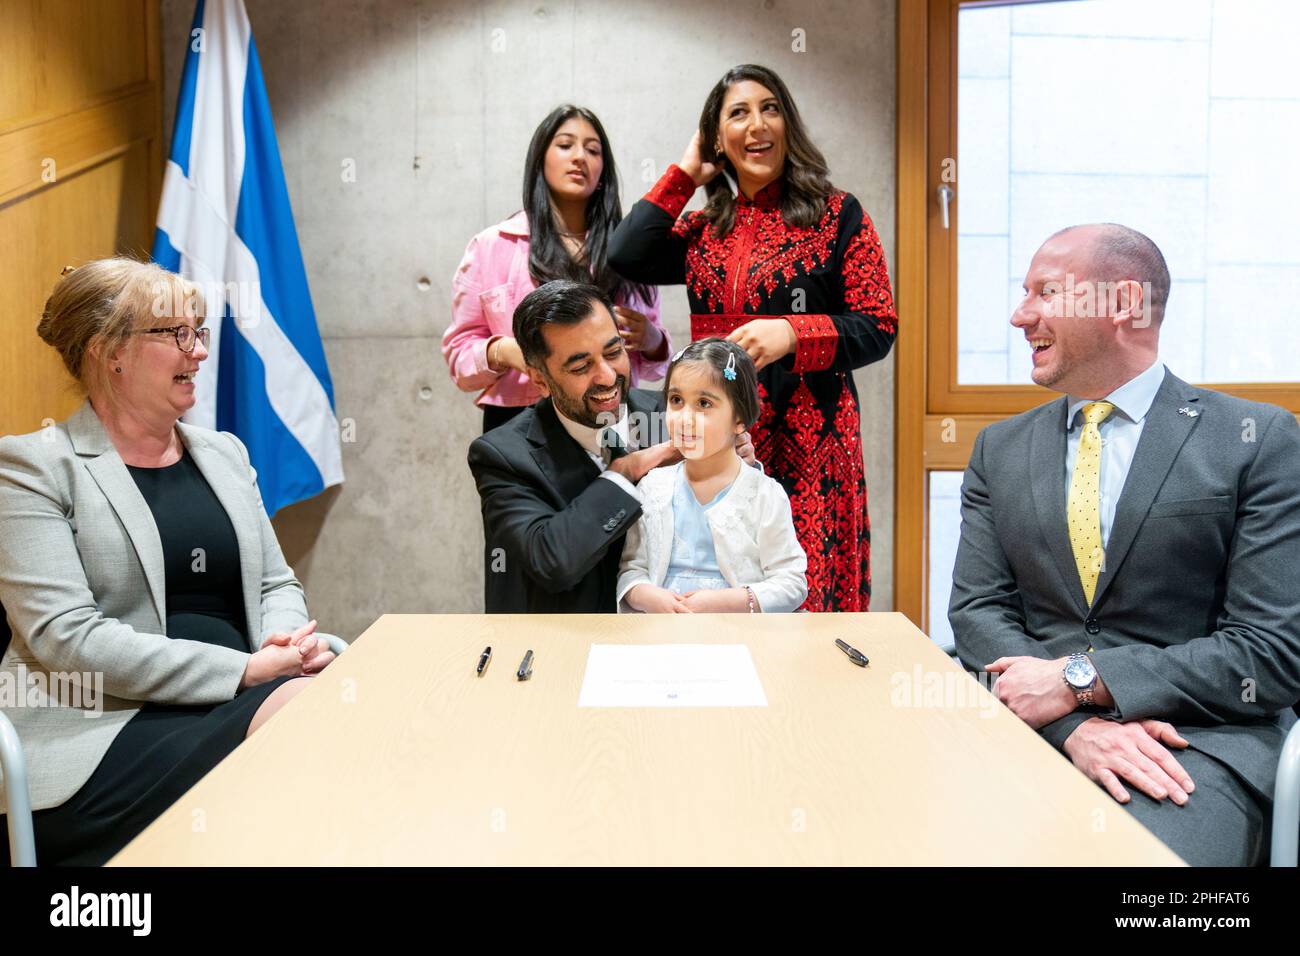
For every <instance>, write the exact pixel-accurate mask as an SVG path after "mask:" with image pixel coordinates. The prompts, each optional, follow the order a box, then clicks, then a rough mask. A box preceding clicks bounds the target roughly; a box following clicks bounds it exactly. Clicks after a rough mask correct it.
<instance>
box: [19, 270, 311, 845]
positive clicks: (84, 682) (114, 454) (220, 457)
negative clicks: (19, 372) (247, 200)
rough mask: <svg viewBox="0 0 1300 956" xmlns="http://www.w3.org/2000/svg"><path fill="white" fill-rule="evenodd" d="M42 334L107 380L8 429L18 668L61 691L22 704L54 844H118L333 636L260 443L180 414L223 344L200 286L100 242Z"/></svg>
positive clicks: (31, 764)
mask: <svg viewBox="0 0 1300 956" xmlns="http://www.w3.org/2000/svg"><path fill="white" fill-rule="evenodd" d="M37 333H38V334H39V335H40V337H41V338H42V339H43V340H44V341H45V342H46V343H47V344H48V345H50V346H51V347H53V348H54V349H55V350H56V351H57V352H58V353H59V355H60V357H61V358H62V360H63V363H64V365H65V367H66V368H67V370H68V371H69V372H70V373H71V374H72V376H73V378H74V379H75V380H76V382H77V383H78V384H79V385H80V386H81V388H83V389H84V390H85V392H86V394H87V399H86V401H85V403H84V404H83V405H82V406H81V408H80V409H79V410H78V411H77V412H76V413H75V414H74V415H72V417H71V418H69V419H68V420H67V421H65V422H61V423H58V424H55V425H52V426H50V427H47V428H44V429H42V430H41V431H39V432H34V433H32V434H28V435H10V436H5V437H4V438H0V604H3V607H4V612H5V613H6V614H7V616H8V620H9V624H10V626H11V628H12V631H13V637H12V641H11V643H10V646H9V648H8V650H7V651H6V652H5V654H4V657H3V659H2V660H0V678H3V679H6V680H9V681H11V682H14V683H15V684H16V686H18V687H24V688H27V687H32V686H35V687H38V688H40V687H43V688H46V689H47V690H48V692H49V693H47V694H44V695H41V694H36V695H34V694H32V693H26V694H25V695H19V696H18V698H17V699H9V700H6V701H5V706H4V713H5V715H6V716H8V717H9V719H10V720H11V721H12V723H13V725H14V727H15V729H16V730H17V732H18V736H19V738H20V740H21V741H22V745H23V750H24V752H25V754H26V757H27V764H28V777H29V784H30V788H31V800H32V806H33V807H34V808H35V813H34V824H35V832H36V846H37V859H38V860H39V861H40V862H41V863H43V864H59V863H68V864H99V863H103V862H105V861H106V860H108V858H109V857H111V856H112V855H113V854H114V853H116V852H117V851H118V850H119V849H121V848H122V847H123V846H125V845H126V843H127V842H129V841H130V840H131V839H132V838H133V837H134V836H135V835H136V834H137V833H139V832H140V831H141V830H142V829H144V827H145V826H146V825H148V823H149V822H150V821H152V820H153V819H154V818H155V817H156V816H158V814H160V813H161V812H162V811H163V810H165V809H166V808H167V807H168V806H169V805H170V804H172V803H173V802H175V801H176V800H177V799H178V798H179V797H180V796H181V795H182V794H184V793H185V792H186V791H187V790H188V789H189V788H190V787H191V786H192V785H193V784H194V783H196V782H197V781H198V780H199V779H200V778H201V777H202V776H203V775H204V774H206V773H207V772H208V771H209V770H211V769H212V768H213V767H214V766H215V765H216V764H217V763H218V762H219V761H220V760H222V758H224V757H225V756H226V755H227V754H229V753H230V752H231V751H232V750H233V749H234V748H235V747H236V746H238V744H239V743H240V741H242V740H243V739H244V738H245V737H247V736H248V735H249V734H251V733H252V732H253V731H254V730H256V729H257V728H258V727H259V726H260V725H261V724H262V723H264V722H265V721H266V720H267V719H268V718H269V717H270V716H271V715H272V714H274V713H275V712H276V711H277V710H278V709H279V708H280V707H282V706H284V704H285V703H286V702H287V701H288V700H290V699H291V698H292V697H293V696H294V695H295V694H297V693H298V692H299V691H301V690H302V688H303V687H304V686H305V684H306V681H305V680H303V679H302V678H304V677H306V676H310V675H312V674H316V673H318V672H319V671H320V670H321V669H322V668H323V667H324V666H325V665H326V664H328V663H329V662H330V660H331V659H332V658H333V654H332V653H331V652H330V651H329V650H328V645H327V643H326V641H325V640H324V639H323V637H321V636H317V635H316V634H315V627H316V622H315V621H310V620H308V617H307V609H306V605H305V602H304V599H303V591H302V587H301V586H300V585H299V583H298V581H297V580H296V579H295V578H294V575H293V572H292V571H291V570H290V569H289V568H288V567H287V566H286V565H285V561H284V556H283V555H282V554H281V552H280V546H279V544H278V543H277V541H276V537H275V532H274V531H273V530H272V528H271V524H270V522H269V520H268V519H267V516H266V512H265V511H264V509H263V507H262V500H261V496H260V495H259V494H258V490H257V481H256V475H255V474H254V472H253V469H252V468H251V467H250V465H249V460H248V453H247V451H246V450H245V448H244V446H243V444H242V443H241V442H240V441H239V439H238V438H236V437H235V436H233V435H231V434H229V433H226V432H215V431H210V430H208V429H205V428H198V427H196V426H193V425H188V424H185V423H184V422H181V421H180V418H181V416H182V415H183V414H185V412H186V411H188V410H189V409H190V407H191V406H193V404H194V376H195V375H196V374H200V368H201V366H202V363H203V361H204V360H205V359H206V358H207V357H208V349H207V345H208V330H207V329H206V328H204V327H203V316H202V300H201V298H200V297H199V296H198V290H197V289H196V287H195V286H193V285H192V284H190V283H188V282H186V281H185V280H184V279H182V278H181V277H180V276H178V275H175V274H174V273H170V272H167V271H166V270H164V269H162V268H160V267H159V266H157V265H153V264H149V263H142V262H136V261H134V260H131V259H126V258H112V259H101V260H98V261H95V262H89V263H86V264H85V265H83V266H81V267H79V268H77V269H74V270H64V276H63V277H62V278H61V279H60V280H59V281H58V282H57V283H56V284H55V286H54V290H53V292H52V294H51V295H50V298H49V301H48V302H47V303H46V306H45V313H44V315H43V316H42V318H41V320H40V324H39V325H38V326H37ZM70 688H75V689H76V691H77V692H76V693H72V692H70V690H69V689H70ZM56 691H57V692H56ZM87 718H91V719H87ZM3 829H4V828H3V827H0V832H3Z"/></svg>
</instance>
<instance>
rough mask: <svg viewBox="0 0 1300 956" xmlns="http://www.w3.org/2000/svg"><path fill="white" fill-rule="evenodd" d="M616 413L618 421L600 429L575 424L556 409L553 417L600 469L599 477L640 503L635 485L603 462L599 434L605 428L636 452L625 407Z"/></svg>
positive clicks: (625, 446)
mask: <svg viewBox="0 0 1300 956" xmlns="http://www.w3.org/2000/svg"><path fill="white" fill-rule="evenodd" d="M618 411H619V419H618V421H617V422H616V423H615V424H614V425H611V426H601V427H600V428H592V427H591V426H590V425H583V424H581V423H580V422H575V421H574V420H573V419H571V418H568V417H566V416H565V414H564V413H563V412H561V411H560V409H559V408H558V407H556V408H555V416H556V417H557V418H558V419H559V420H560V424H561V425H563V426H564V430H565V431H566V432H568V433H569V435H570V437H572V438H573V440H574V441H576V442H577V443H578V444H579V445H581V446H582V450H583V451H585V452H586V453H587V456H588V457H589V458H590V459H591V460H592V461H593V462H595V465H596V467H597V468H599V469H600V477H602V478H608V479H609V480H610V481H612V482H614V484H616V485H618V486H619V487H620V488H622V489H623V490H624V491H626V492H627V493H628V494H629V495H631V496H632V497H633V498H635V499H636V500H637V501H640V500H641V495H640V494H638V493H637V490H636V485H634V484H632V482H630V481H628V480H627V479H626V478H624V477H623V476H622V475H620V474H619V473H618V472H616V471H610V470H609V463H608V462H607V461H605V455H604V449H602V448H601V447H600V433H601V432H603V431H604V430H605V428H606V427H610V428H613V429H614V431H615V432H616V433H617V434H618V437H619V438H621V439H622V440H623V447H624V448H626V449H627V450H628V451H636V449H635V448H633V447H632V440H631V438H630V437H629V428H628V417H627V406H626V405H622V406H620V407H619V410H618Z"/></svg>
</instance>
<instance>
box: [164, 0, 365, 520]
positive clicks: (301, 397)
mask: <svg viewBox="0 0 1300 956" xmlns="http://www.w3.org/2000/svg"><path fill="white" fill-rule="evenodd" d="M153 258H154V261H155V262H157V263H159V264H160V265H161V266H163V267H164V268H166V269H170V270H172V271H173V272H179V273H180V274H181V275H183V276H185V277H186V278H187V279H190V280H191V281H193V282H195V283H197V284H198V285H199V287H200V289H201V290H202V292H203V297H204V301H205V304H206V314H207V317H208V318H207V323H206V324H207V325H208V326H210V327H211V328H212V344H211V346H210V347H209V348H210V351H211V353H212V355H211V358H209V359H208V360H207V361H206V362H204V363H203V369H202V371H201V372H200V373H199V374H198V376H196V378H195V396H196V399H197V402H196V404H195V406H194V408H192V409H191V410H190V412H189V413H188V414H187V415H186V416H185V419H186V421H188V422H191V423H193V424H196V425H202V426H205V427H208V428H219V429H221V430H222V431H230V432H234V433H235V434H236V435H238V436H239V438H240V439H241V440H242V441H243V442H244V444H245V445H247V446H248V452H249V457H250V458H251V459H252V462H253V467H254V468H256V469H257V482H258V486H259V487H260V489H261V492H262V500H263V502H264V503H265V505H266V511H267V513H268V514H275V512H277V511H278V510H279V509H281V508H283V507H284V506H285V505H289V504H293V503H294V502H295V501H301V500H303V499H304V498H310V497H311V496H312V495H316V494H319V493H320V492H321V491H323V490H324V489H325V488H327V487H329V486H330V485H337V484H340V483H341V482H342V481H343V462H342V453H341V449H340V445H339V426H338V420H337V419H336V418H335V416H334V385H333V383H332V382H331V380H330V373H329V367H328V366H327V365H326V363H325V351H324V349H323V348H322V347H321V340H320V332H319V330H318V329H317V327H316V313H315V310H314V309H313V308H312V303H311V292H310V290H309V289H308V288H307V273H306V270H305V269H304V268H303V264H302V252H301V251H300V250H299V248H298V233H297V230H295V229H294V225H293V212H292V210H291V209H290V207H289V193H288V190H287V189H286V188H285V183H284V169H283V168H282V167H281V165H280V150H279V147H278V146H277V145H276V140H275V127H274V126H273V125H272V123H271V108H270V104H269V103H268V102H267V98H266V85H265V83H264V82H263V80H262V67H261V64H260V63H259V62H258V58H257V47H256V46H255V45H254V44H253V35H252V30H251V29H250V28H249V23H248V13H247V11H245V9H244V4H243V0H198V3H197V5H196V7H195V10H194V22H193V24H192V26H191V30H190V46H189V54H188V56H187V57H186V59H185V69H184V72H183V74H182V76H181V91H180V97H179V99H178V100H177V103H176V128H175V130H174V132H173V134H172V148H171V156H170V158H169V159H168V161H167V170H166V174H165V176H164V178H163V191H162V202H161V203H160V204H159V208H158V229H157V232H156V233H155V235H154V246H153Z"/></svg>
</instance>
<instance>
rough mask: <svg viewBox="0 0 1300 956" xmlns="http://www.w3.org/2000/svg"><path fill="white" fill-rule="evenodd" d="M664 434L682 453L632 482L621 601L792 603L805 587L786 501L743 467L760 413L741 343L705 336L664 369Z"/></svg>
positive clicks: (768, 607)
mask: <svg viewBox="0 0 1300 956" xmlns="http://www.w3.org/2000/svg"><path fill="white" fill-rule="evenodd" d="M664 398H665V401H666V406H667V425H668V434H669V437H670V438H671V439H672V443H673V445H674V446H675V447H676V448H677V449H678V450H679V451H680V452H681V453H682V457H683V460H682V461H681V462H679V463H678V464H676V465H670V466H665V467H662V468H656V469H654V470H653V471H651V472H650V473H649V474H647V475H646V476H645V477H644V478H642V479H641V482H640V484H639V485H638V486H637V489H638V491H639V492H640V495H641V501H642V512H641V518H640V520H639V521H638V522H637V523H636V525H635V526H634V527H633V528H632V529H631V530H630V531H629V532H628V534H627V541H626V544H625V545H624V549H623V562H622V566H621V568H620V573H619V577H618V609H619V610H620V611H624V612H626V611H642V612H646V613H674V614H686V613H692V612H709V611H712V612H726V611H734V612H741V613H744V612H749V613H755V612H759V611H763V612H768V613H770V612H773V611H794V610H797V609H798V607H799V605H801V604H803V602H804V598H806V597H807V596H808V582H807V579H806V578H805V576H804V575H805V572H806V571H807V568H808V560H807V558H806V557H805V556H804V553H803V549H802V548H801V547H800V546H799V539H798V537H796V535H795V530H794V520H793V519H792V518H791V515H790V499H789V498H788V497H787V496H786V493H785V489H784V488H782V487H781V485H780V483H779V482H777V481H776V480H775V479H774V478H769V477H768V476H767V475H765V474H763V473H762V471H760V470H759V469H758V468H754V467H750V466H747V465H745V464H744V463H743V462H742V461H741V459H740V456H739V455H737V454H736V436H737V435H739V434H740V433H741V432H743V431H745V430H746V429H747V428H749V426H751V425H752V424H754V422H755V420H757V418H758V402H759V399H758V375H757V372H756V370H755V368H754V363H753V361H752V360H751V359H750V357H749V356H748V355H747V354H746V352H745V350H744V349H742V348H741V347H740V346H739V345H736V344H735V343H733V342H727V341H724V340H723V339H701V340H700V341H698V342H693V343H691V344H690V345H688V346H687V347H686V348H684V349H682V350H681V351H680V352H678V353H677V355H675V356H674V357H673V361H672V364H671V365H669V366H668V375H667V377H666V378H665V379H664Z"/></svg>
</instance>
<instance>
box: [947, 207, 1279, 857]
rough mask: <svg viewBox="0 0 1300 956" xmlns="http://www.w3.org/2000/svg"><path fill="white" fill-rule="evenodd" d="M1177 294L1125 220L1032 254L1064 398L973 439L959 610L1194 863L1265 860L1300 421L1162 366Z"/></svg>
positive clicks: (974, 646) (1019, 703)
mask: <svg viewBox="0 0 1300 956" xmlns="http://www.w3.org/2000/svg"><path fill="white" fill-rule="evenodd" d="M1168 294H1169V272H1168V269H1167V267H1166V266H1165V262H1164V257H1163V256H1162V255H1161V254H1160V251H1159V249H1158V248H1157V247H1156V246H1155V244H1154V243H1152V242H1151V241H1150V240H1149V239H1148V238H1147V237H1146V236H1143V235H1142V234H1141V233H1138V232H1136V231H1134V230H1131V229H1128V228H1126V227H1123V226H1117V225H1114V224H1097V225H1089V226H1078V227H1073V228H1071V229H1068V230H1063V231H1062V232H1060V233H1057V234H1056V235H1055V236H1053V237H1051V238H1050V239H1049V240H1048V241H1047V242H1046V243H1045V244H1044V245H1043V246H1042V248H1040V249H1039V250H1038V253H1037V254H1036V255H1035V256H1034V259H1033V261H1032V262H1031V264H1030V266H1029V271H1028V274H1027V275H1026V278H1025V298H1024V300H1023V301H1022V302H1021V304H1020V305H1019V307H1018V308H1017V309H1016V311H1015V313H1014V314H1013V316H1012V318H1011V322H1012V324H1013V325H1014V326H1016V327H1017V328H1018V329H1021V330H1022V331H1023V332H1024V334H1025V337H1026V339H1028V340H1029V342H1030V344H1031V345H1032V346H1033V348H1034V355H1033V362H1034V368H1033V379H1034V381H1035V382H1036V383H1038V384H1039V385H1043V386H1046V387H1048V388H1051V389H1053V390H1054V391H1057V392H1061V393H1063V394H1064V397H1063V398H1058V399H1056V400H1054V401H1052V402H1049V403H1048V404H1046V405H1042V406H1040V407H1038V408H1036V409H1033V410H1032V411H1029V412H1026V413H1024V414H1022V415H1017V416H1016V417H1014V418H1011V419H1008V420H1006V421H1002V422H998V423H997V424H994V425H991V426H989V427H988V428H986V429H984V430H983V431H982V432H981V433H980V434H979V436H978V437H977V438H976V440H975V446H974V449H973V451H972V453H971V458H970V465H969V467H968V468H967V470H966V476H965V480H964V482H963V485H962V530H961V543H960V546H959V548H958V552H957V562H956V567H955V569H954V571H953V588H952V601H951V604H950V607H949V619H950V620H951V622H952V628H953V633H954V635H955V636H956V643H957V653H958V655H959V656H960V657H961V660H962V662H963V663H964V664H965V665H966V666H967V667H969V668H971V669H973V670H977V671H985V670H987V671H989V672H992V673H995V674H997V675H998V678H997V682H996V684H995V685H994V692H995V693H996V695H997V697H998V698H999V699H1000V700H1001V701H1002V702H1003V703H1005V704H1006V705H1007V706H1008V707H1010V708H1011V710H1012V711H1014V712H1015V713H1016V715H1017V716H1019V717H1020V718H1021V719H1022V720H1024V721H1025V722H1026V723H1028V724H1029V725H1030V726H1032V727H1034V728H1035V729H1036V730H1038V732H1039V733H1040V734H1041V735H1042V736H1043V738H1044V739H1045V740H1047V741H1048V742H1049V743H1051V744H1052V745H1053V746H1055V747H1057V748H1058V749H1060V750H1061V751H1062V752H1063V753H1064V754H1065V756H1066V757H1068V758H1069V759H1070V760H1071V761H1072V762H1073V763H1074V765H1075V766H1076V767H1078V768H1079V769H1080V770H1081V771H1083V772H1084V773H1085V774H1087V775H1088V777H1089V778H1091V779H1092V780H1094V781H1096V782H1097V783H1098V784H1099V785H1101V786H1102V787H1104V788H1105V789H1106V791H1107V792H1109V793H1110V794H1111V796H1112V797H1114V798H1115V800H1117V801H1118V802H1119V803H1121V804H1124V805H1125V806H1126V807H1127V808H1128V810H1129V812H1130V813H1132V814H1133V816H1135V817H1136V818H1137V819H1138V820H1139V821H1140V822H1141V823H1142V824H1144V825H1145V826H1146V827H1147V828H1148V829H1149V830H1151V831H1152V832H1153V833H1154V834H1155V835H1156V836H1157V837H1159V838H1160V839H1161V840H1163V841H1164V842H1165V843H1166V844H1167V845H1168V846H1169V847H1170V848H1172V849H1173V850H1174V851H1175V852H1176V853H1178V854H1179V855H1180V856H1181V857H1183V859H1185V860H1187V861H1188V862H1189V863H1192V864H1200V865H1252V864H1256V863H1259V862H1261V861H1262V860H1263V859H1264V858H1265V856H1266V853H1267V830H1268V823H1269V814H1270V809H1271V804H1272V794H1273V783H1274V777H1275V773H1276V768H1277V761H1278V756H1279V754H1280V752H1281V748H1282V742H1283V739H1284V738H1285V735H1286V732H1287V730H1288V729H1289V727H1290V726H1291V724H1292V723H1293V722H1294V720H1295V717H1294V714H1293V713H1292V711H1291V709H1290V708H1291V707H1292V706H1293V705H1294V704H1295V703H1296V701H1297V699H1300V427H1297V425H1296V420H1295V417H1294V416H1293V415H1292V414H1291V413H1290V412H1287V411H1286V410H1284V409H1282V408H1278V407H1277V406H1274V405H1266V404H1263V403H1260V402H1250V401H1245V400H1243V399H1239V398H1234V397H1231V396H1228V395H1224V394H1222V393H1219V392H1214V391H1211V390H1209V389H1205V388H1197V387H1195V386H1192V385H1188V384H1187V383H1186V382H1183V381H1180V380H1179V379H1178V378H1176V377H1175V376H1174V375H1173V374H1172V373H1170V372H1169V371H1168V370H1167V369H1165V367H1164V366H1163V365H1162V364H1161V363H1160V362H1159V360H1158V359H1157V346H1158V338H1159V334H1160V329H1161V323H1162V320H1163V318H1164V308H1165V302H1166V299H1167V298H1168ZM1130 789H1132V790H1133V791H1134V793H1132V794H1130V793H1129V790H1130Z"/></svg>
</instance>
